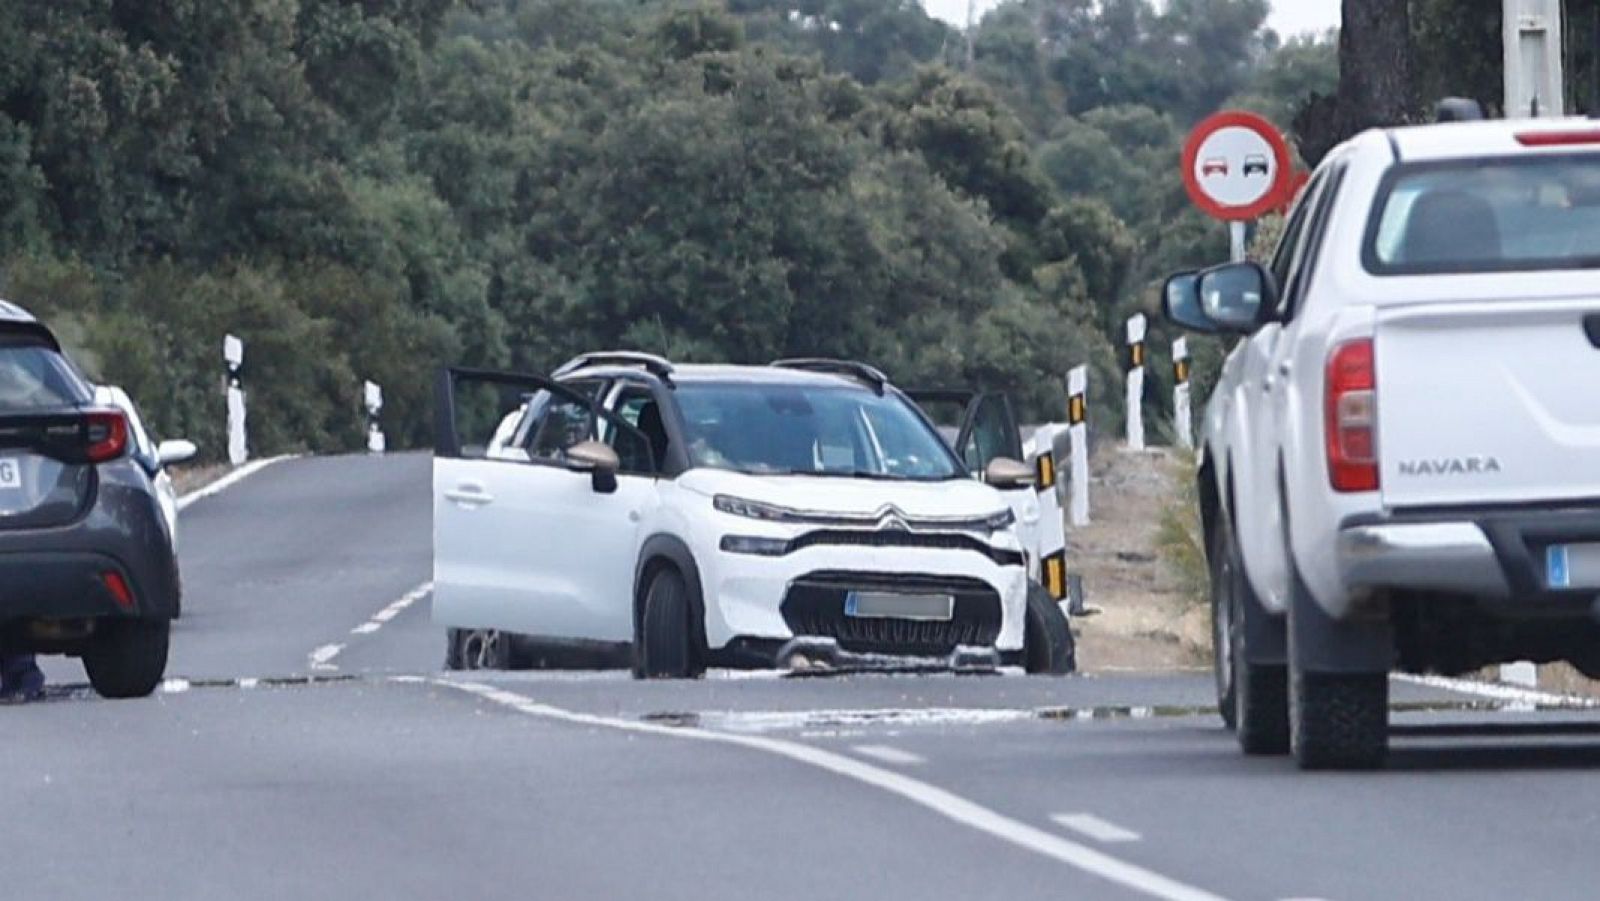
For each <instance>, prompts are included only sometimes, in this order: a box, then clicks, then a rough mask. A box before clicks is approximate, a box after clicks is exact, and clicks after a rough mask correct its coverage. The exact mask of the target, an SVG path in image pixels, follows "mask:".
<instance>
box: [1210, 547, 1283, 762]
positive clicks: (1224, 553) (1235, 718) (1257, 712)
mask: <svg viewBox="0 0 1600 901" xmlns="http://www.w3.org/2000/svg"><path fill="white" fill-rule="evenodd" d="M1213 545H1214V548H1215V550H1214V552H1213V553H1212V555H1211V590H1212V608H1211V613H1212V623H1213V628H1212V637H1213V641H1214V642H1215V645H1214V647H1213V649H1212V657H1213V661H1214V663H1213V666H1214V669H1215V671H1216V674H1217V706H1218V708H1219V709H1220V710H1221V711H1222V720H1223V722H1224V723H1226V724H1227V725H1228V726H1229V727H1230V728H1232V729H1233V730H1234V731H1235V733H1236V734H1237V736H1238V739H1239V747H1240V748H1241V749H1242V750H1243V751H1244V752H1245V753H1246V754H1283V753H1285V752H1287V751H1288V750H1289V697H1288V694H1289V686H1288V681H1289V680H1288V672H1287V668H1286V667H1284V666H1281V665H1276V664H1264V663H1252V662H1251V661H1250V656H1249V646H1248V642H1249V638H1248V632H1249V630H1247V629H1246V628H1245V617H1246V616H1248V615H1250V614H1249V612H1247V611H1246V609H1245V607H1246V605H1257V604H1259V602H1258V601H1257V600H1256V597H1255V592H1254V591H1253V590H1252V589H1251V587H1250V580H1249V578H1248V577H1247V576H1246V575H1245V572H1244V561H1243V559H1242V558H1241V557H1240V555H1239V546H1238V542H1237V539H1236V538H1235V537H1234V534H1233V525H1232V523H1230V522H1229V521H1228V520H1227V518H1226V517H1223V518H1222V519H1221V521H1220V522H1219V523H1218V524H1217V535H1216V537H1215V538H1214V539H1213ZM1258 615H1262V616H1264V615H1266V614H1265V612H1259V613H1258Z"/></svg>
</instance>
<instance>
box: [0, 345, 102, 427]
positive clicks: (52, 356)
mask: <svg viewBox="0 0 1600 901" xmlns="http://www.w3.org/2000/svg"><path fill="white" fill-rule="evenodd" d="M88 399H89V395H88V389H87V388H86V387H85V386H84V384H83V383H82V381H81V380H79V379H78V377H77V376H76V375H75V374H74V373H73V371H72V369H71V367H69V366H68V365H67V361H66V360H65V359H63V358H62V357H61V355H60V354H58V353H56V352H55V351H53V350H51V349H50V348H48V347H40V346H38V345H35V344H21V345H18V344H10V345H7V344H0V413H23V412H31V411H36V410H49V409H54V408H58V407H70V406H74V405H76V404H79V403H82V402H84V401H86V400H88Z"/></svg>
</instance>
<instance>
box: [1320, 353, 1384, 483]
mask: <svg viewBox="0 0 1600 901" xmlns="http://www.w3.org/2000/svg"><path fill="white" fill-rule="evenodd" d="M1325 391H1326V397H1325V401H1326V407H1325V410H1326V429H1327V434H1326V436H1325V437H1326V441H1327V445H1328V478H1329V480H1330V481H1331V482H1332V483H1333V490H1335V491H1377V490H1378V374H1377V370H1376V367H1375V366H1374V365H1373V354H1372V339H1371V338H1361V339H1359V340H1356V341H1347V342H1345V343H1344V344H1341V345H1339V346H1338V347H1335V348H1334V349H1333V353H1332V354H1330V355H1329V357H1328V373H1327V385H1326V388H1325Z"/></svg>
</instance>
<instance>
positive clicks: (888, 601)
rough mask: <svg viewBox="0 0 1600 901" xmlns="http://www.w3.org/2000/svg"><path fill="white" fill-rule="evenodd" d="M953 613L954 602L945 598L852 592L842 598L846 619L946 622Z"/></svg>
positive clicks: (946, 596) (896, 593)
mask: <svg viewBox="0 0 1600 901" xmlns="http://www.w3.org/2000/svg"><path fill="white" fill-rule="evenodd" d="M955 611H956V599H955V598H954V597H952V596H950V595H948V594H900V593H899V592H891V591H852V592H850V593H849V594H847V595H845V597H844V614H845V616H854V617H858V618H862V619H920V620H943V621H948V620H949V619H950V618H951V617H953V616H955Z"/></svg>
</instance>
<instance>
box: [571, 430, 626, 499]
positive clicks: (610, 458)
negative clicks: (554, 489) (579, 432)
mask: <svg viewBox="0 0 1600 901" xmlns="http://www.w3.org/2000/svg"><path fill="white" fill-rule="evenodd" d="M567 468H569V469H571V470H573V471H575V472H587V473H589V474H590V475H591V476H592V477H593V480H594V490H595V491H597V492H599V493H600V494H610V493H611V492H613V491H616V490H617V470H619V469H621V468H622V460H621V459H620V458H619V457H618V456H617V452H616V451H614V450H612V449H611V446H610V445H608V444H603V443H601V442H599V441H582V442H579V443H578V444H574V445H573V446H571V447H569V448H567Z"/></svg>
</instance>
